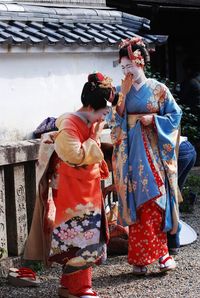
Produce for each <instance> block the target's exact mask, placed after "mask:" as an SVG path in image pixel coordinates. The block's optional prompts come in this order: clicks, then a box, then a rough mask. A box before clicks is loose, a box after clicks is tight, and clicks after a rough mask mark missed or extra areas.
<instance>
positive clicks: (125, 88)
mask: <svg viewBox="0 0 200 298" xmlns="http://www.w3.org/2000/svg"><path fill="white" fill-rule="evenodd" d="M132 84H133V75H132V74H131V73H128V74H127V75H126V76H125V78H124V79H123V80H122V84H121V93H122V94H123V95H124V97H125V96H126V94H127V93H128V92H129V91H130V89H131V86H132Z"/></svg>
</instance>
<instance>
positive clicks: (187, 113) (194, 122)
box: [145, 66, 200, 145]
mask: <svg viewBox="0 0 200 298" xmlns="http://www.w3.org/2000/svg"><path fill="white" fill-rule="evenodd" d="M145 73H146V76H147V77H151V78H155V79H156V80H158V81H159V82H161V83H163V84H165V85H166V86H167V87H168V88H169V90H170V91H171V93H172V95H173V97H174V98H175V100H176V102H177V103H178V105H179V106H180V108H181V109H182V112H183V115H182V119H181V134H182V135H183V136H187V137H188V140H189V141H190V142H191V143H192V144H193V145H196V144H197V143H199V141H200V129H199V128H198V126H199V125H198V117H199V110H197V112H196V113H194V112H192V111H191V109H190V107H188V106H186V105H183V104H181V103H180V99H179V96H178V89H179V85H178V84H177V83H175V82H173V81H171V80H170V79H168V78H163V77H161V75H160V73H159V72H155V73H152V71H151V67H150V66H148V67H147V68H146V71H145Z"/></svg>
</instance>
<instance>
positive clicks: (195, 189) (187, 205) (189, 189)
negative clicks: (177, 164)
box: [180, 174, 200, 212]
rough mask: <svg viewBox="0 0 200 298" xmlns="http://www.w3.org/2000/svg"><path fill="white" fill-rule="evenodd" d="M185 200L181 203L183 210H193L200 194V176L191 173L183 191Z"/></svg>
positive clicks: (181, 209)
mask: <svg viewBox="0 0 200 298" xmlns="http://www.w3.org/2000/svg"><path fill="white" fill-rule="evenodd" d="M182 196H183V202H182V203H181V204H180V211H181V212H192V211H193V208H194V205H195V203H196V201H197V199H198V197H199V196H200V176H197V175H194V174H190V175H189V176H188V178H187V181H186V183H185V186H184V188H183V191H182Z"/></svg>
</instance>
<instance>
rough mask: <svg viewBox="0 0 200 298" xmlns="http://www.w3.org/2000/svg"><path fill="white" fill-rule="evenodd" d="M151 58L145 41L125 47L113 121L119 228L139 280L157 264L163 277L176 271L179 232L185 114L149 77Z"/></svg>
mask: <svg viewBox="0 0 200 298" xmlns="http://www.w3.org/2000/svg"><path fill="white" fill-rule="evenodd" d="M148 57H149V56H148V51H147V49H146V47H145V45H144V43H143V41H142V40H141V39H140V38H135V37H134V38H132V39H127V40H125V41H124V42H122V44H121V46H120V51H119V60H120V64H121V67H122V70H123V72H124V75H125V78H124V80H122V84H121V91H120V92H119V99H118V103H117V105H114V104H113V105H112V110H111V113H110V114H109V116H108V124H109V127H110V128H111V138H112V143H113V171H114V180H115V185H116V190H117V193H118V201H119V224H121V225H124V226H127V225H128V226H129V249H128V262H129V264H132V265H133V272H134V274H138V275H143V274H146V272H147V267H146V266H147V265H149V264H151V263H153V262H154V261H156V260H158V261H159V268H160V270H161V271H162V272H164V271H168V270H172V269H175V268H176V263H175V261H174V259H173V258H172V257H171V256H169V253H168V247H167V232H170V233H171V234H174V233H176V231H177V227H178V195H179V193H178V185H177V156H176V153H177V152H176V148H177V144H178V136H179V124H180V121H181V114H182V112H181V109H180V108H179V106H178V105H177V103H176V102H175V100H174V98H173V96H172V94H171V93H170V91H169V89H168V88H167V87H166V86H165V85H164V84H162V83H160V82H158V81H157V80H155V79H151V78H149V79H148V78H146V76H145V73H144V66H145V63H146V62H147V61H148ZM114 101H115V104H116V100H114Z"/></svg>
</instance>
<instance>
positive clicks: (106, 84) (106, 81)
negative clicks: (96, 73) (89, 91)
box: [99, 77, 113, 88]
mask: <svg viewBox="0 0 200 298" xmlns="http://www.w3.org/2000/svg"><path fill="white" fill-rule="evenodd" d="M99 87H100V88H113V85H112V79H111V78H110V77H104V80H103V81H101V84H100V85H99Z"/></svg>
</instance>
